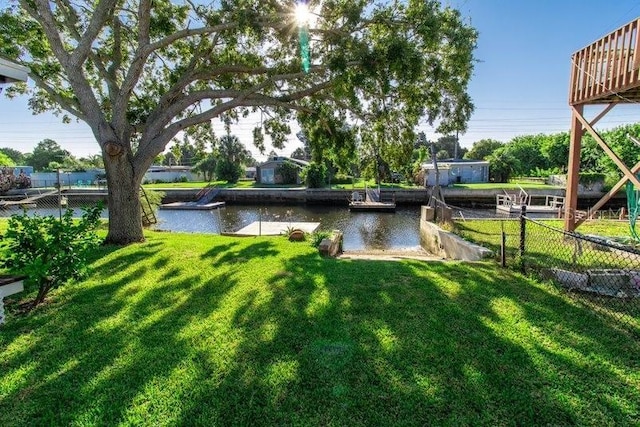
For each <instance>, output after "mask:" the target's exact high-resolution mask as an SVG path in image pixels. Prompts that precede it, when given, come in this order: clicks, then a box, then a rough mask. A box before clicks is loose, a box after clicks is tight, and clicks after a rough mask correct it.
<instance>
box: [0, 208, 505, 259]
mask: <svg viewBox="0 0 640 427" xmlns="http://www.w3.org/2000/svg"><path fill="white" fill-rule="evenodd" d="M74 211H75V212H74V216H80V215H81V214H82V211H81V209H79V208H74ZM28 212H29V213H30V214H38V215H52V216H55V217H58V215H59V211H58V209H57V208H40V207H38V208H37V209H30V210H28ZM14 213H21V210H20V209H17V208H16V209H11V210H0V216H9V215H11V214H14ZM108 216H109V215H108V212H107V211H106V210H105V211H103V213H102V217H103V218H105V219H106V218H108ZM454 216H455V217H458V218H467V219H470V218H488V217H503V218H504V216H503V215H497V214H496V212H495V210H493V211H492V210H465V211H464V212H463V211H454ZM419 219H420V206H418V205H412V206H398V207H397V209H396V212H395V213H388V212H350V211H349V209H348V208H347V206H314V205H294V206H277V205H264V206H260V205H233V204H227V205H226V206H225V207H223V208H220V209H217V210H210V211H189V210H162V209H161V210H159V211H158V224H157V225H155V227H154V228H155V229H157V230H163V231H175V232H186V233H214V234H220V233H223V232H235V231H238V230H239V229H241V228H243V227H245V226H247V225H249V224H251V223H252V222H254V221H259V220H262V221H279V222H288V221H291V222H292V223H293V222H319V223H320V228H319V229H320V230H327V231H330V230H334V229H338V230H341V231H342V232H343V233H344V244H343V247H344V249H345V250H347V251H358V250H415V249H417V248H419V247H420V221H419Z"/></svg>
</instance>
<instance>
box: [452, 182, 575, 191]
mask: <svg viewBox="0 0 640 427" xmlns="http://www.w3.org/2000/svg"><path fill="white" fill-rule="evenodd" d="M520 187H522V188H524V189H525V190H527V189H532V190H535V189H551V190H555V189H562V188H564V187H554V186H551V185H547V184H541V183H539V182H532V181H521V182H482V183H477V184H453V185H452V186H451V188H467V189H470V190H502V189H505V190H513V189H515V190H519V189H520Z"/></svg>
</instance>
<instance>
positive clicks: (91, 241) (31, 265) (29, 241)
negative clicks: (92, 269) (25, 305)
mask: <svg viewBox="0 0 640 427" xmlns="http://www.w3.org/2000/svg"><path fill="white" fill-rule="evenodd" d="M101 212H102V204H98V205H96V206H94V207H92V208H87V209H84V212H83V214H82V218H81V219H80V220H74V219H73V217H72V216H73V210H71V209H67V211H66V212H65V214H64V215H63V216H62V218H61V219H60V220H59V219H57V218H55V217H53V216H39V215H34V216H29V215H27V214H26V213H24V214H22V215H13V216H12V217H11V218H9V222H8V229H7V231H6V233H5V235H4V239H3V240H2V246H3V249H4V255H5V257H4V259H3V260H2V261H0V266H2V267H4V268H7V269H8V270H9V271H10V272H11V273H12V274H21V275H26V276H28V278H27V280H26V281H25V282H26V284H27V285H30V284H33V285H35V286H37V287H38V295H37V296H36V298H35V300H34V301H32V303H31V308H33V307H35V306H36V305H38V304H40V303H41V302H42V301H43V300H44V298H45V297H46V296H47V294H48V293H49V291H51V289H54V288H57V287H59V286H61V285H63V284H65V283H66V282H68V281H69V280H71V279H79V278H81V277H83V276H84V274H85V273H86V270H87V266H88V255H89V254H90V253H91V251H92V250H94V249H95V248H97V247H98V246H99V245H100V239H99V238H98V236H97V235H96V234H95V230H96V229H97V227H98V225H99V224H100V213H101Z"/></svg>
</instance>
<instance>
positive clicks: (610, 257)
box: [454, 220, 640, 271]
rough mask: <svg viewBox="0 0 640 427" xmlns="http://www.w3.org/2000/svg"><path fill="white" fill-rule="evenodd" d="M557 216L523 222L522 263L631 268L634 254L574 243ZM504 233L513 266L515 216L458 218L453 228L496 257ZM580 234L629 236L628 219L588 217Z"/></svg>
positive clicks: (516, 241)
mask: <svg viewBox="0 0 640 427" xmlns="http://www.w3.org/2000/svg"><path fill="white" fill-rule="evenodd" d="M549 227H551V228H553V229H556V230H562V229H563V227H564V223H563V222H562V221H561V220H538V221H536V222H527V224H526V248H525V249H526V251H525V252H526V264H527V266H529V267H535V268H534V269H535V270H541V271H544V270H546V269H548V268H552V267H557V268H565V269H570V270H573V271H578V270H584V269H594V268H596V269H602V268H616V269H617V268H626V269H630V270H635V269H637V268H639V267H640V266H638V265H637V258H636V257H634V256H631V255H629V254H626V253H624V252H618V251H604V249H603V248H600V247H598V245H593V244H587V243H583V244H578V243H577V242H576V239H566V238H565V236H564V234H563V233H561V232H557V231H554V230H552V229H550V228H549ZM503 230H504V233H505V249H506V261H507V263H509V264H510V265H513V266H516V265H517V264H518V263H519V262H520V259H519V249H520V222H519V221H518V220H504V221H500V220H475V221H474V220H471V221H458V222H456V224H455V227H454V231H455V232H456V233H457V234H459V235H460V236H461V237H463V238H465V239H466V240H469V241H472V242H474V243H477V244H479V245H482V246H485V247H487V248H490V249H491V250H492V251H493V252H494V254H496V257H498V256H499V254H500V245H501V232H502V231H503ZM576 231H577V232H578V233H580V234H587V235H596V236H603V237H613V238H616V239H615V240H619V241H620V240H625V238H626V239H629V238H630V232H629V223H628V222H626V221H618V220H592V221H586V222H584V223H583V224H582V225H581V226H580V227H579V228H578V229H577V230H576Z"/></svg>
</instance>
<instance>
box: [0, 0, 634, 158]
mask: <svg viewBox="0 0 640 427" xmlns="http://www.w3.org/2000/svg"><path fill="white" fill-rule="evenodd" d="M444 3H445V4H449V5H451V6H453V7H456V8H458V9H460V10H461V12H462V13H463V15H464V16H465V17H466V19H469V20H470V22H471V24H472V25H473V26H475V27H476V28H477V29H478V31H479V32H480V37H479V40H478V48H477V51H476V57H477V59H478V61H479V62H478V63H477V64H476V67H475V73H474V77H473V79H472V82H471V84H470V88H469V91H470V94H471V97H472V99H473V101H474V104H475V106H476V111H475V113H474V115H473V117H472V118H471V121H470V122H469V127H468V131H467V133H466V134H464V135H461V136H460V142H461V145H462V146H464V147H470V146H471V145H472V144H473V142H474V141H478V140H480V139H484V138H493V139H497V140H501V141H505V142H506V141H509V140H510V139H511V138H513V137H514V136H516V135H523V134H533V133H552V132H562V131H566V130H568V129H569V125H570V124H569V117H570V113H569V107H568V104H567V94H568V85H569V65H570V57H571V54H572V53H573V52H574V51H576V50H578V49H580V48H582V47H584V46H586V45H588V44H590V43H591V42H593V41H595V40H597V39H598V38H600V37H602V36H603V35H605V34H607V33H609V32H611V31H613V30H615V29H616V28H618V27H620V26H622V25H624V24H626V23H627V22H629V21H631V20H633V19H635V18H637V17H638V16H640V2H638V0H615V1H610V2H605V1H602V0H600V1H594V0H582V1H578V0H570V1H569V0H555V1H553V0H541V1H540V0H538V1H524V0H513V1H508V0H449V1H446V0H444ZM595 111H596V110H594V114H595ZM588 112H589V110H587V115H588ZM636 121H640V108H638V107H637V106H636V105H628V106H619V107H616V109H614V110H613V112H611V113H609V114H608V115H607V117H606V119H605V120H603V121H601V124H600V125H599V128H610V127H614V126H618V125H621V124H624V123H632V122H636ZM252 127H253V123H251V124H245V125H240V126H239V127H237V128H236V129H234V130H233V132H234V133H235V134H237V135H238V136H239V137H240V139H241V141H243V142H244V143H245V144H246V145H247V146H248V148H249V149H253V147H252V144H251V137H250V129H251V128H252ZM421 130H424V131H425V132H426V133H427V136H428V137H429V138H437V137H438V136H439V135H437V134H435V133H434V132H433V130H432V129H430V128H428V127H426V126H425V127H423V128H422V129H421ZM44 138H51V139H54V140H56V141H57V142H58V143H59V144H60V145H61V146H62V147H63V148H65V149H67V150H69V151H71V152H72V153H73V154H74V155H77V156H85V155H88V154H97V153H98V152H99V148H98V145H97V143H96V142H95V141H94V140H93V138H92V134H91V133H90V131H89V129H88V127H87V126H86V125H84V124H82V123H80V124H75V123H74V124H72V125H63V124H61V123H60V120H59V119H58V118H56V117H54V116H52V115H50V114H43V115H38V116H33V115H32V114H31V113H30V112H29V111H28V109H27V102H26V99H18V100H8V99H6V98H4V97H0V147H12V148H16V149H18V150H20V151H22V152H28V151H30V150H31V149H32V148H33V147H34V146H35V145H36V144H37V143H38V142H39V141H40V140H42V139H44ZM299 145H300V144H299V143H298V142H297V139H296V138H295V136H293V137H292V140H291V142H290V143H289V144H288V145H287V147H286V149H285V150H282V152H280V153H279V154H284V155H288V154H290V153H291V151H293V150H294V149H295V148H297V147H298V146H299ZM253 151H254V156H255V157H256V158H258V159H262V158H263V156H261V155H260V154H259V153H257V152H255V150H253ZM267 151H269V150H267Z"/></svg>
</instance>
